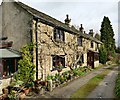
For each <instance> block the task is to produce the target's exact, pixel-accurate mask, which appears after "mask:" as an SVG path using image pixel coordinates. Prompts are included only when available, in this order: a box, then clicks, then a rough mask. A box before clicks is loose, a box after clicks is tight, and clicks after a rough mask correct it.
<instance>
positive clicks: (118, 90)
mask: <svg viewBox="0 0 120 100" xmlns="http://www.w3.org/2000/svg"><path fill="white" fill-rule="evenodd" d="M115 95H116V97H117V98H120V72H119V73H118V77H117V80H116V83H115Z"/></svg>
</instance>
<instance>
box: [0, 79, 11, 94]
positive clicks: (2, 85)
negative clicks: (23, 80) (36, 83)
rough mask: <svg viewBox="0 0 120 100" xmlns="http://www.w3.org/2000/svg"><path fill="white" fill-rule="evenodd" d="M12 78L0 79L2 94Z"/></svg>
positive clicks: (0, 92)
mask: <svg viewBox="0 0 120 100" xmlns="http://www.w3.org/2000/svg"><path fill="white" fill-rule="evenodd" d="M10 80H11V78H6V79H2V78H1V79H0V94H2V89H3V88H5V87H7V86H8V85H9V84H10Z"/></svg>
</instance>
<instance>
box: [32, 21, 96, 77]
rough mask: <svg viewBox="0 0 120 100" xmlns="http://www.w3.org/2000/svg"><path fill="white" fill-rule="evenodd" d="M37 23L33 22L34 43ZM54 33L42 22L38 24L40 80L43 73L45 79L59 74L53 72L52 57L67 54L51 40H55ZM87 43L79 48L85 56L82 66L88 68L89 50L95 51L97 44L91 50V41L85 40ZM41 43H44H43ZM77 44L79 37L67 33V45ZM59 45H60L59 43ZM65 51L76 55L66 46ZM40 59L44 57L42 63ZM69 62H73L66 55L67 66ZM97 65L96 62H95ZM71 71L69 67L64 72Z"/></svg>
mask: <svg viewBox="0 0 120 100" xmlns="http://www.w3.org/2000/svg"><path fill="white" fill-rule="evenodd" d="M35 25H36V21H35V20H33V41H34V42H35V41H36V37H35V34H36V28H35ZM53 32H54V28H53V27H52V26H49V25H46V24H43V23H41V22H38V23H37V35H38V37H37V40H38V76H39V77H38V78H41V75H42V74H41V72H42V73H43V76H44V78H43V79H45V78H46V77H47V75H48V74H49V75H51V74H52V75H53V74H55V73H57V71H52V72H51V69H52V56H51V55H55V54H56V55H65V53H64V52H63V50H62V49H61V48H59V47H57V46H56V45H55V44H54V43H53V42H52V40H51V38H52V39H53ZM84 40H85V42H84V44H83V47H79V50H80V52H83V53H84V54H83V56H84V63H83V64H82V66H86V65H87V49H91V50H93V51H95V46H96V44H95V42H94V48H91V41H90V40H87V39H84ZM40 41H42V42H43V43H41V42H40ZM68 42H70V43H77V36H75V35H74V34H71V33H68V32H65V43H68ZM65 43H60V44H61V45H65ZM58 44H59V43H58ZM65 50H66V51H67V54H71V55H73V54H74V51H73V50H72V49H71V48H69V47H68V46H65ZM40 57H42V63H40V61H41V60H40ZM67 60H69V61H70V62H72V59H71V57H70V56H69V55H65V65H67ZM33 61H34V64H36V51H35V49H34V59H33ZM95 64H96V62H95ZM41 67H43V68H41ZM65 70H66V71H67V70H70V69H69V68H68V67H67V68H65V69H64V71H65Z"/></svg>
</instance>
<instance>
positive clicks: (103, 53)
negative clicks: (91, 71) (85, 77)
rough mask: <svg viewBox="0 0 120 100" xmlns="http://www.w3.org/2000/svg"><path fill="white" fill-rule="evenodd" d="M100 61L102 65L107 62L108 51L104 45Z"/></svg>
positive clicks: (100, 51) (100, 49)
mask: <svg viewBox="0 0 120 100" xmlns="http://www.w3.org/2000/svg"><path fill="white" fill-rule="evenodd" d="M99 59H100V63H102V64H105V63H106V61H107V51H106V48H105V47H104V45H102V46H101V47H100V48H99Z"/></svg>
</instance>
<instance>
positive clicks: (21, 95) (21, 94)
mask: <svg viewBox="0 0 120 100" xmlns="http://www.w3.org/2000/svg"><path fill="white" fill-rule="evenodd" d="M19 97H20V100H24V98H25V97H26V95H25V93H24V92H21V93H20V94H19Z"/></svg>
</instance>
